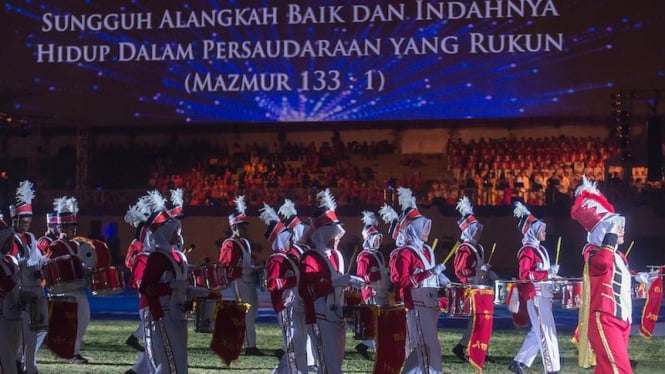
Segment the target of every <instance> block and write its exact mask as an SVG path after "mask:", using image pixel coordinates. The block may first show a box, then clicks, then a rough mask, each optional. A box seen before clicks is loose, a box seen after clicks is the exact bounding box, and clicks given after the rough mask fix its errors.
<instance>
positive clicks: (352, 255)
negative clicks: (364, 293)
mask: <svg viewBox="0 0 665 374" xmlns="http://www.w3.org/2000/svg"><path fill="white" fill-rule="evenodd" d="M359 248H360V246H359V245H357V244H356V246H355V248H354V249H353V253H352V254H351V260H350V261H349V266H348V267H347V268H346V274H349V273H350V272H351V266H353V263H354V262H355V261H356V255H357V254H358V249H359Z"/></svg>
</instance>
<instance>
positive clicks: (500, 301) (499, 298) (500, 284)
mask: <svg viewBox="0 0 665 374" xmlns="http://www.w3.org/2000/svg"><path fill="white" fill-rule="evenodd" d="M510 285H514V286H516V284H515V282H513V281H504V280H496V281H494V305H508V292H509V290H510V288H511V287H510Z"/></svg>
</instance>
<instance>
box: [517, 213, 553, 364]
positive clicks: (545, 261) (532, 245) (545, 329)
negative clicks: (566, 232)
mask: <svg viewBox="0 0 665 374" xmlns="http://www.w3.org/2000/svg"><path fill="white" fill-rule="evenodd" d="M513 213H514V215H515V217H517V218H518V219H519V223H518V228H519V229H520V231H521V233H522V235H523V238H522V248H520V250H519V251H518V252H517V258H518V262H519V279H520V280H522V281H533V282H532V283H531V282H528V283H520V284H518V286H517V287H518V290H519V292H520V294H521V295H522V297H523V298H524V299H525V300H527V311H528V313H529V319H530V321H531V330H530V331H529V333H528V334H527V335H526V337H525V338H524V342H523V343H522V348H520V350H519V352H517V354H516V355H515V358H514V359H513V361H512V363H511V364H510V366H509V367H508V370H510V371H512V372H513V373H518V374H525V373H526V371H525V370H524V366H527V367H531V364H532V363H533V361H534V359H535V358H536V356H537V355H538V351H539V350H540V355H541V358H542V360H543V368H544V369H545V372H546V373H559V370H561V363H560V359H559V343H558V341H557V335H556V326H555V324H554V317H553V316H552V297H553V296H554V295H553V287H552V284H551V283H546V282H538V281H543V280H547V279H550V278H554V277H556V275H557V273H558V271H559V266H558V265H554V264H551V263H550V257H549V254H548V253H547V249H545V247H543V246H542V245H541V244H540V243H541V242H542V241H544V240H545V236H546V228H547V225H546V224H545V223H544V222H543V221H541V220H539V219H537V218H536V217H534V216H533V215H532V214H531V212H530V211H529V210H528V209H527V207H526V206H524V204H522V203H520V202H519V201H518V202H517V203H516V204H515V209H514V212H513Z"/></svg>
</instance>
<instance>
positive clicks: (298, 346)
mask: <svg viewBox="0 0 665 374" xmlns="http://www.w3.org/2000/svg"><path fill="white" fill-rule="evenodd" d="M304 317H305V316H304V314H303V313H297V312H294V310H293V307H290V308H286V309H284V310H282V311H281V312H279V313H278V314H277V322H278V323H279V326H280V327H281V329H282V337H283V338H284V345H283V349H284V355H283V356H282V358H281V359H280V361H279V365H277V367H276V368H275V369H274V370H273V374H283V373H284V374H299V373H307V350H306V347H305V344H306V331H305V319H304Z"/></svg>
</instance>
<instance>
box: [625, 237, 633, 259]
mask: <svg viewBox="0 0 665 374" xmlns="http://www.w3.org/2000/svg"><path fill="white" fill-rule="evenodd" d="M633 244H635V241H634V240H633V241H632V242H630V245H629V246H628V250H627V251H626V258H628V255H629V254H630V251H631V250H632V249H633Z"/></svg>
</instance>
